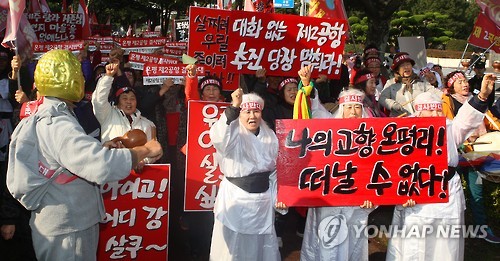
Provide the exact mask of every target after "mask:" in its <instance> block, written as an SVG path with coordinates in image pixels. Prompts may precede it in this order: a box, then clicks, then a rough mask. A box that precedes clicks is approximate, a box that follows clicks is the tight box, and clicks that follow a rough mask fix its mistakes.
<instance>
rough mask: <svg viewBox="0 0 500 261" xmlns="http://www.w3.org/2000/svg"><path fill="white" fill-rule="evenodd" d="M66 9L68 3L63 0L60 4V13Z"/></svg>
mask: <svg viewBox="0 0 500 261" xmlns="http://www.w3.org/2000/svg"><path fill="white" fill-rule="evenodd" d="M67 11H68V5H67V4H66V0H63V1H62V5H61V13H66V12H67Z"/></svg>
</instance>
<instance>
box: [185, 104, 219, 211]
mask: <svg viewBox="0 0 500 261" xmlns="http://www.w3.org/2000/svg"><path fill="white" fill-rule="evenodd" d="M228 105H229V103H222V102H218V103H211V102H204V101H189V103H188V121H187V143H186V144H187V155H186V179H185V180H186V189H185V191H186V192H185V194H184V210H185V211H200V210H212V208H213V206H214V203H215V197H216V196H217V191H218V187H219V183H220V181H221V180H222V173H221V172H220V170H219V168H218V163H217V162H216V160H215V158H214V155H215V148H214V147H213V145H212V142H211V140H210V136H209V134H210V127H211V126H212V125H213V124H214V123H215V122H216V121H217V120H218V119H219V117H220V115H221V114H222V113H223V112H224V109H225V108H226V107H227V106H228Z"/></svg>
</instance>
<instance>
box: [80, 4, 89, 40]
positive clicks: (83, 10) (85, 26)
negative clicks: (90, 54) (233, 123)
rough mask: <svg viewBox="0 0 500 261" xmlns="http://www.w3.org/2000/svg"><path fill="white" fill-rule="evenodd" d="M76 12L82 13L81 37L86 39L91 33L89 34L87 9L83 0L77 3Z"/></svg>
mask: <svg viewBox="0 0 500 261" xmlns="http://www.w3.org/2000/svg"><path fill="white" fill-rule="evenodd" d="M78 13H80V14H83V31H82V38H83V39H86V38H88V37H90V36H91V34H90V21H89V10H88V9H87V4H86V3H85V0H80V4H78Z"/></svg>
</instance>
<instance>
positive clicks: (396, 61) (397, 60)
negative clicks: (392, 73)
mask: <svg viewBox="0 0 500 261" xmlns="http://www.w3.org/2000/svg"><path fill="white" fill-rule="evenodd" d="M403 60H411V58H410V56H409V55H407V54H402V55H400V56H398V57H397V58H396V59H395V60H394V62H393V64H399V63H400V62H401V61H403Z"/></svg>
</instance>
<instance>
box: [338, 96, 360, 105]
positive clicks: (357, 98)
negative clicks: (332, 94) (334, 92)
mask: <svg viewBox="0 0 500 261" xmlns="http://www.w3.org/2000/svg"><path fill="white" fill-rule="evenodd" d="M342 103H359V104H363V100H362V99H361V95H356V94H350V95H345V96H342V97H340V98H339V104H342Z"/></svg>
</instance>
